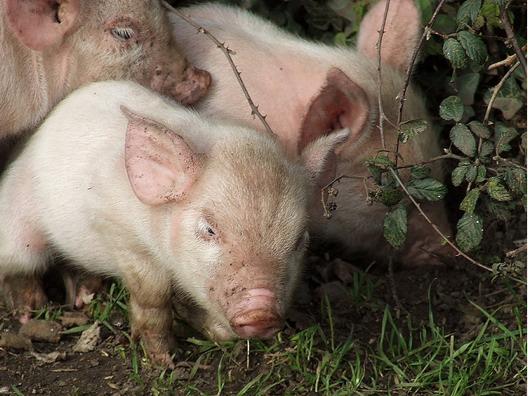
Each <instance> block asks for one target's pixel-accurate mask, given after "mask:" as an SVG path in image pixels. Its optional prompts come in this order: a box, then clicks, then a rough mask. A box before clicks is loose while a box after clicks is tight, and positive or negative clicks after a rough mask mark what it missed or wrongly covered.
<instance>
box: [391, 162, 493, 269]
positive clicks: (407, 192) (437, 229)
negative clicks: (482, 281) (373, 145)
mask: <svg viewBox="0 0 528 396" xmlns="http://www.w3.org/2000/svg"><path fill="white" fill-rule="evenodd" d="M389 170H390V172H391V173H392V176H393V177H394V180H396V181H397V182H398V184H399V185H400V187H401V188H402V189H403V191H404V192H405V194H406V195H407V197H409V199H410V200H411V202H412V203H413V205H414V206H415V207H416V209H418V211H419V212H420V214H421V215H422V217H423V218H424V219H425V220H426V221H427V222H428V223H429V224H430V225H431V227H433V229H434V230H435V231H436V233H437V234H438V235H439V236H440V237H442V239H443V240H444V241H445V242H446V243H447V244H448V245H449V246H451V247H452V248H453V249H454V250H455V251H456V252H457V254H458V255H459V256H462V257H464V258H465V259H466V260H467V261H469V262H470V263H472V264H475V265H476V266H478V267H480V268H482V269H484V270H486V271H488V272H493V270H492V269H491V268H488V267H486V266H485V265H483V264H481V263H479V262H478V261H476V260H474V259H472V258H471V257H469V256H468V255H467V254H465V253H464V252H463V251H462V250H460V249H459V248H458V247H457V246H456V245H455V244H454V243H453V242H451V240H450V239H449V238H448V237H446V236H445V235H444V233H443V232H442V231H440V229H439V228H438V226H437V225H436V224H435V223H433V222H432V220H431V219H430V218H429V216H427V214H426V213H425V212H424V211H423V209H422V207H421V206H420V204H419V203H418V202H417V201H416V200H415V199H414V198H413V196H412V195H411V193H410V192H409V190H407V187H405V184H403V182H402V181H401V179H400V177H399V176H398V174H397V173H396V171H395V170H394V169H393V168H389Z"/></svg>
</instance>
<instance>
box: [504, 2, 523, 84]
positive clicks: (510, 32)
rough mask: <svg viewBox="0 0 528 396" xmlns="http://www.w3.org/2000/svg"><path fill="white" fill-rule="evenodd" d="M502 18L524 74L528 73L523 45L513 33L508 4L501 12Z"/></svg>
mask: <svg viewBox="0 0 528 396" xmlns="http://www.w3.org/2000/svg"><path fill="white" fill-rule="evenodd" d="M500 20H501V22H502V25H503V26H504V30H505V31H506V35H507V36H508V40H509V41H510V42H511V44H512V46H513V49H514V50H515V53H516V54H517V59H518V61H519V62H520V63H521V65H522V68H523V71H524V74H526V58H525V56H524V54H523V51H522V49H521V47H520V46H519V42H518V41H517V39H516V38H515V34H514V33H513V28H512V25H511V23H510V19H509V18H508V5H507V6H506V7H504V8H502V10H501V12H500Z"/></svg>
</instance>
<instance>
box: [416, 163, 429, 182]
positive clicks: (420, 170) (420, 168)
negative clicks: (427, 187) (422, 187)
mask: <svg viewBox="0 0 528 396" xmlns="http://www.w3.org/2000/svg"><path fill="white" fill-rule="evenodd" d="M430 174H431V168H429V167H428V166H425V165H416V166H413V167H412V168H411V177H412V178H413V179H425V178H426V177H429V175H430Z"/></svg>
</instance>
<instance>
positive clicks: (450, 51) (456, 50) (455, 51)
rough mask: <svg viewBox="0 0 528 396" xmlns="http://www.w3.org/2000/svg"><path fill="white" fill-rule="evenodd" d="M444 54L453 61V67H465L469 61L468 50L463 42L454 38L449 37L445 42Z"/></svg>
mask: <svg viewBox="0 0 528 396" xmlns="http://www.w3.org/2000/svg"><path fill="white" fill-rule="evenodd" d="M443 52H444V56H445V57H446V58H447V59H448V60H449V61H450V62H451V65H452V66H453V69H463V68H464V67H466V65H467V63H468V57H467V55H466V50H465V49H464V47H462V44H460V43H459V42H458V40H456V39H454V38H448V39H447V40H446V41H445V42H444V47H443Z"/></svg>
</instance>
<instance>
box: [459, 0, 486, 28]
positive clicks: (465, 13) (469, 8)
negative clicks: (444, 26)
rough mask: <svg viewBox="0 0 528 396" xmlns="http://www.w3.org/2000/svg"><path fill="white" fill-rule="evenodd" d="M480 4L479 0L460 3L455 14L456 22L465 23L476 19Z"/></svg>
mask: <svg viewBox="0 0 528 396" xmlns="http://www.w3.org/2000/svg"><path fill="white" fill-rule="evenodd" d="M481 5H482V2H481V0H467V1H465V2H464V3H462V5H461V6H460V8H459V9H458V12H457V16H456V19H457V22H458V24H459V25H465V24H468V23H470V24H471V23H473V22H475V19H477V16H478V14H479V12H480V7H481Z"/></svg>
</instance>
